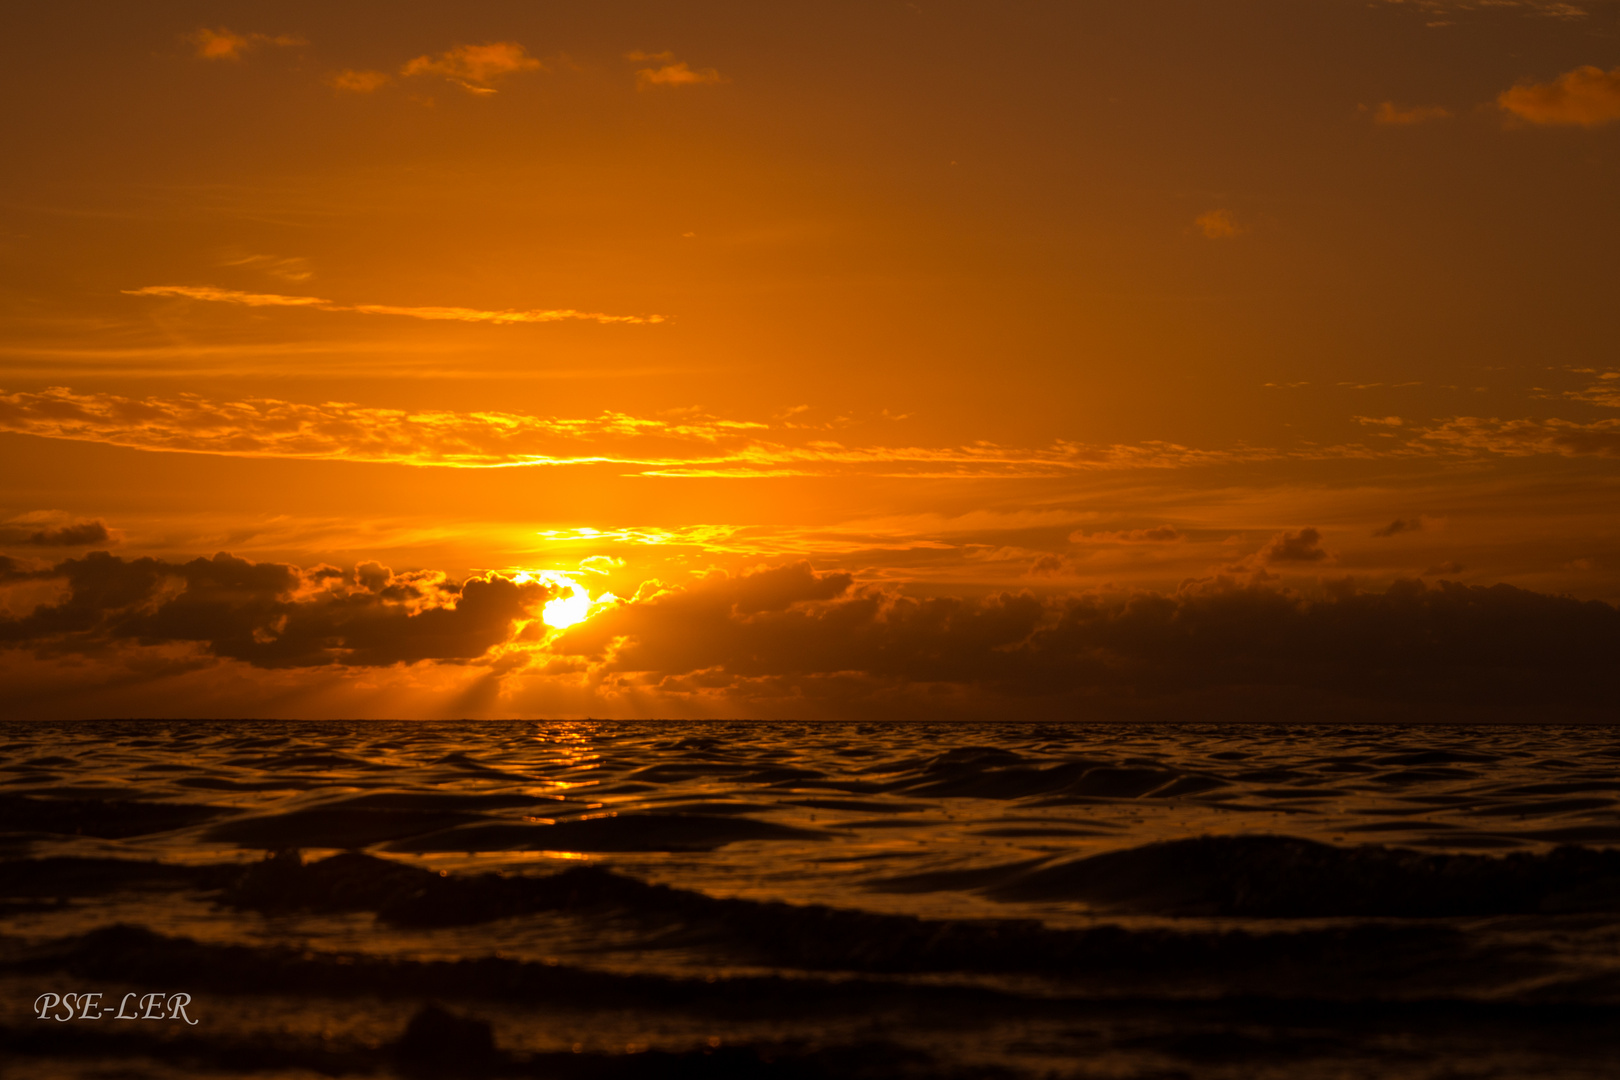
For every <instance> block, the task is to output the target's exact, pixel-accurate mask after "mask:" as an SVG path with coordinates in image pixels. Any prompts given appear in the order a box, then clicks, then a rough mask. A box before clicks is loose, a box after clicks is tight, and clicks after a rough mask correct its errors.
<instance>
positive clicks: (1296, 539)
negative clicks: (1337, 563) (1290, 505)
mask: <svg viewBox="0 0 1620 1080" xmlns="http://www.w3.org/2000/svg"><path fill="white" fill-rule="evenodd" d="M1260 554H1261V558H1263V559H1264V560H1265V561H1266V562H1268V563H1279V562H1321V561H1322V560H1324V559H1326V558H1328V557H1329V554H1330V553H1329V552H1327V551H1325V550H1323V548H1322V534H1321V533H1320V532H1318V531H1316V530H1315V529H1301V530H1299V531H1298V532H1292V533H1282V534H1280V535H1279V536H1277V537H1276V538H1275V539H1273V540H1272V541H1271V543H1269V544H1267V545H1266V547H1265V549H1264V550H1263V551H1262V552H1261V553H1260Z"/></svg>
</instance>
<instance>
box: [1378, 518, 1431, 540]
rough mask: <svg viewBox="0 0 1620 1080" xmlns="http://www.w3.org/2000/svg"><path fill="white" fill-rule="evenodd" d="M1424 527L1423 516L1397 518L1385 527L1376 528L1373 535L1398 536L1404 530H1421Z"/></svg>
mask: <svg viewBox="0 0 1620 1080" xmlns="http://www.w3.org/2000/svg"><path fill="white" fill-rule="evenodd" d="M1422 528H1423V519H1422V518H1396V519H1395V520H1394V521H1392V522H1390V523H1389V524H1388V525H1385V526H1384V527H1383V528H1381V529H1374V530H1373V531H1372V535H1374V536H1380V537H1387V536H1398V535H1400V534H1401V533H1403V532H1419V531H1421V530H1422Z"/></svg>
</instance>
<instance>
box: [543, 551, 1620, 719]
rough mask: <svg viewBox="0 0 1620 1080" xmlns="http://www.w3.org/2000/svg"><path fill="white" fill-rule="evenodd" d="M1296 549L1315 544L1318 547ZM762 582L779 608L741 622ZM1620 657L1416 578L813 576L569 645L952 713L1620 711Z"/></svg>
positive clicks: (664, 683)
mask: <svg viewBox="0 0 1620 1080" xmlns="http://www.w3.org/2000/svg"><path fill="white" fill-rule="evenodd" d="M1304 531H1305V532H1310V531H1311V530H1304ZM1294 540H1295V542H1296V545H1299V544H1304V545H1305V546H1306V548H1307V550H1314V549H1315V540H1314V539H1312V538H1303V539H1302V538H1301V537H1299V536H1295V537H1294ZM755 577H757V578H759V579H760V580H758V581H756V580H755ZM756 588H763V589H764V590H765V591H767V592H769V593H770V594H771V595H772V596H773V597H774V598H775V600H776V601H777V604H776V606H773V607H772V608H770V609H764V608H755V609H753V610H745V604H744V603H742V602H741V601H742V598H743V597H744V596H746V595H748V594H749V593H750V591H751V590H754V589H756ZM794 589H797V590H798V591H797V592H794ZM829 593H831V594H832V595H831V598H830V599H829V598H828V594H829ZM784 600H786V601H788V602H787V603H785V604H783V603H782V601H784ZM1617 647H1620V612H1617V611H1616V610H1615V609H1614V608H1613V607H1610V606H1609V605H1607V604H1603V603H1600V602H1596V601H1592V602H1581V601H1576V600H1571V599H1568V598H1564V597H1554V596H1546V595H1542V594H1539V593H1533V592H1528V591H1526V590H1522V589H1516V588H1513V587H1511V586H1507V585H1497V586H1493V587H1490V588H1483V587H1468V586H1463V585H1458V584H1454V583H1450V582H1442V583H1441V584H1440V585H1439V586H1437V587H1429V586H1426V585H1424V584H1423V583H1422V582H1420V581H1405V582H1400V583H1397V584H1396V585H1395V586H1393V587H1391V588H1390V589H1389V590H1388V591H1386V592H1383V593H1365V592H1357V591H1355V589H1354V587H1353V585H1349V584H1347V585H1346V587H1345V588H1341V589H1338V590H1336V591H1335V593H1334V594H1333V595H1330V596H1327V597H1323V598H1316V599H1308V598H1304V597H1302V596H1300V595H1298V594H1295V593H1291V592H1288V591H1285V590H1280V589H1270V588H1262V587H1258V586H1252V585H1251V586H1238V585H1235V584H1232V583H1230V582H1226V583H1216V584H1206V585H1203V586H1199V587H1196V588H1192V589H1189V590H1186V591H1183V592H1179V593H1175V594H1158V593H1144V594H1139V595H1136V596H1133V597H1130V598H1129V599H1123V600H1122V599H1113V600H1109V599H1104V598H1100V597H1072V596H1071V597H1067V598H1058V599H1049V600H1045V601H1043V600H1039V599H1037V598H1035V597H1033V596H1030V595H1028V594H1001V595H998V596H992V597H988V598H985V599H982V600H971V599H964V598H960V597H927V598H914V597H907V596H901V595H896V594H894V593H891V592H884V591H879V590H876V589H871V588H864V589H863V588H856V587H853V586H852V584H851V583H850V582H849V581H848V579H847V578H846V577H845V576H844V575H831V574H828V575H818V574H814V573H813V572H811V571H810V569H809V567H808V566H806V565H804V564H800V565H799V566H797V567H789V568H783V569H780V570H773V571H769V572H767V574H763V575H756V576H754V577H743V578H715V579H711V580H707V581H704V582H700V583H697V584H695V585H693V586H690V587H688V588H685V589H679V590H671V591H666V592H663V593H661V594H658V595H657V596H654V597H651V598H648V599H645V600H641V601H638V602H636V603H632V604H628V605H624V606H622V607H619V608H617V609H613V610H610V611H607V612H604V613H603V614H601V615H599V616H597V617H595V618H593V619H592V620H590V621H589V622H587V623H584V624H581V625H580V626H578V627H575V628H573V629H571V630H569V631H567V632H566V633H565V634H564V635H563V636H562V638H561V639H560V640H559V641H558V643H557V645H556V649H557V651H558V652H561V653H564V654H572V655H577V656H581V657H585V658H588V659H590V660H592V661H593V662H595V663H597V664H599V665H600V667H601V670H602V672H603V673H604V676H605V677H607V678H609V679H610V680H611V679H614V678H617V679H619V680H621V681H622V682H623V683H624V684H625V685H626V686H631V687H639V688H641V689H642V690H656V691H662V692H666V693H675V694H715V693H723V694H731V695H735V696H738V697H744V698H748V697H752V698H755V699H758V700H760V701H761V702H763V703H764V705H763V707H762V709H761V711H768V709H769V699H773V698H774V699H778V700H785V699H787V698H790V697H799V698H810V697H821V698H826V699H831V700H835V701H842V702H844V703H845V704H849V703H855V704H857V705H859V704H860V703H862V702H865V703H867V704H876V705H882V704H883V703H884V702H893V701H895V700H897V699H898V696H909V698H910V699H911V700H912V701H914V702H918V703H921V704H923V705H926V706H928V707H933V706H934V705H938V706H940V707H941V708H943V707H946V706H948V705H949V704H950V702H951V701H952V700H958V701H960V700H962V699H964V698H971V699H973V700H974V701H976V702H977V703H978V704H977V706H976V707H977V708H978V709H979V711H981V712H984V711H994V712H996V713H998V714H1000V715H1007V716H1012V715H1020V714H1022V710H1024V709H1026V708H1035V707H1037V706H1039V708H1040V711H1041V714H1042V715H1050V714H1051V705H1052V703H1054V702H1057V703H1060V704H1062V707H1063V708H1073V709H1076V710H1078V711H1076V712H1074V713H1073V714H1072V715H1076V716H1084V715H1096V714H1098V711H1099V710H1101V712H1102V713H1103V714H1105V715H1106V714H1108V713H1109V711H1110V710H1113V712H1114V713H1116V714H1117V713H1118V712H1119V710H1120V709H1121V708H1123V709H1125V710H1133V709H1135V710H1140V709H1148V708H1151V707H1152V704H1153V703H1154V702H1162V701H1172V700H1183V701H1185V700H1191V699H1196V698H1198V697H1199V696H1200V695H1202V696H1204V697H1208V696H1209V695H1211V694H1215V695H1225V696H1226V697H1227V698H1228V699H1230V700H1231V701H1234V702H1239V703H1241V702H1248V703H1250V704H1251V705H1254V706H1255V715H1260V714H1262V713H1265V715H1267V716H1268V718H1275V716H1274V714H1273V713H1266V712H1265V710H1261V709H1260V707H1259V706H1260V704H1261V703H1264V702H1267V701H1271V702H1275V700H1277V697H1278V695H1279V694H1280V695H1282V696H1283V697H1285V698H1289V699H1290V700H1293V699H1294V698H1300V697H1301V695H1303V697H1302V698H1301V700H1308V701H1318V702H1320V701H1321V700H1324V699H1327V698H1332V699H1335V700H1340V701H1360V702H1363V703H1365V702H1368V701H1374V702H1397V703H1404V704H1406V705H1410V706H1419V705H1425V704H1430V705H1436V706H1443V707H1444V708H1445V709H1447V710H1454V708H1455V707H1457V706H1465V705H1475V706H1488V707H1490V708H1499V707H1506V708H1513V707H1523V706H1544V705H1550V704H1556V703H1566V704H1570V703H1573V704H1581V705H1588V706H1593V707H1597V706H1602V705H1611V706H1612V705H1614V704H1620V687H1617V686H1616V685H1615V684H1614V682H1613V680H1612V679H1611V678H1610V677H1609V676H1608V674H1607V672H1608V670H1609V668H1610V667H1611V666H1612V661H1613V657H1614V654H1615V651H1616V649H1617ZM930 695H934V696H930ZM939 695H946V696H939ZM949 695H955V698H952V697H951V696H949ZM1290 695H1292V697H1290ZM1040 699H1045V704H1041V703H1040ZM1064 703H1066V704H1064ZM1268 708H1269V706H1268ZM1060 711H1061V710H1060ZM1181 718H1182V719H1200V718H1201V717H1200V716H1199V715H1190V716H1186V715H1184V716H1181ZM1312 718H1315V714H1313V715H1301V716H1298V717H1296V719H1302V720H1303V719H1312Z"/></svg>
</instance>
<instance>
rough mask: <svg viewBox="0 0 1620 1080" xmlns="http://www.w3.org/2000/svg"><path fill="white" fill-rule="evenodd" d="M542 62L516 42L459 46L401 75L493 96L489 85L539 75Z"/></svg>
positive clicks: (411, 66) (402, 70)
mask: <svg viewBox="0 0 1620 1080" xmlns="http://www.w3.org/2000/svg"><path fill="white" fill-rule="evenodd" d="M541 68H542V65H541V63H540V61H539V60H536V59H535V58H534V57H532V56H530V55H529V54H528V53H527V52H526V51H525V50H524V48H523V46H522V45H519V44H518V43H517V42H515V41H495V42H490V43H489V44H486V45H457V46H456V47H455V48H453V49H450V50H448V51H446V52H442V53H440V54H439V55H438V56H418V57H417V58H416V59H414V60H410V61H408V62H407V63H406V64H405V66H404V67H402V68H400V74H401V75H404V76H407V77H410V76H413V75H440V76H443V77H444V78H446V79H449V80H450V81H451V82H454V83H458V84H459V85H461V86H462V87H463V88H465V89H466V90H468V91H470V92H472V93H475V94H493V93H494V92H495V89H494V87H492V86H490V85H489V84H490V82H491V81H493V80H494V79H496V78H499V77H500V76H503V75H511V74H513V73H515V72H519V71H539V70H541Z"/></svg>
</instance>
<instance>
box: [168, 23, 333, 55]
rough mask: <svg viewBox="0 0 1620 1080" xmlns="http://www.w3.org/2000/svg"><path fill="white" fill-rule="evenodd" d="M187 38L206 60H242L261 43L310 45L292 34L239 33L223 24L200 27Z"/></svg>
mask: <svg viewBox="0 0 1620 1080" xmlns="http://www.w3.org/2000/svg"><path fill="white" fill-rule="evenodd" d="M186 40H187V41H189V42H191V43H192V44H193V45H195V46H196V47H197V55H198V56H200V57H202V58H203V59H204V60H240V59H241V58H242V54H243V53H246V52H248V51H250V50H252V49H256V48H258V47H259V46H260V45H279V46H284V47H285V46H290V45H308V44H309V42H307V41H305V40H304V39H303V38H300V37H294V36H292V35H291V34H238V33H236V32H235V31H233V30H227V29H226V28H225V27H223V26H221V27H220V28H219V29H217V30H211V29H209V28H208V27H198V28H197V29H196V30H194V31H192V32H191V33H190V34H188V35H186Z"/></svg>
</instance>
